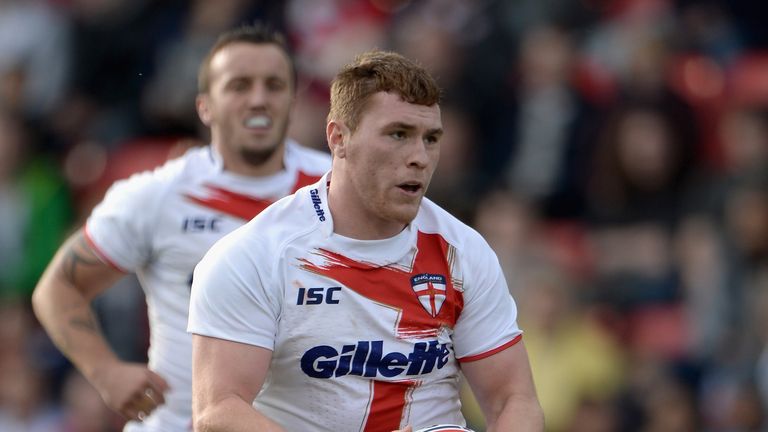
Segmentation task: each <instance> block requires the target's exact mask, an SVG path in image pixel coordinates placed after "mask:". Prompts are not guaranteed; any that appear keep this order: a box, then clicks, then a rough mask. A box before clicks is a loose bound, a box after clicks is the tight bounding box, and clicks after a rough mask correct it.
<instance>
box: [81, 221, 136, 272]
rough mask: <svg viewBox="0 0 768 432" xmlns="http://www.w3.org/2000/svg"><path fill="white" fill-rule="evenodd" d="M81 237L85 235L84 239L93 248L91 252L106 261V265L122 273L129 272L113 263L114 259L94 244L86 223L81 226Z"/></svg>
mask: <svg viewBox="0 0 768 432" xmlns="http://www.w3.org/2000/svg"><path fill="white" fill-rule="evenodd" d="M83 237H85V241H87V242H88V244H89V245H90V246H91V250H93V253H95V254H96V256H98V257H99V259H100V260H102V261H103V262H104V263H106V264H107V265H109V266H110V267H112V268H114V269H115V270H117V271H119V272H122V273H130V272H128V271H126V270H124V269H123V268H122V267H120V266H119V265H117V264H115V262H114V261H112V259H111V258H110V257H109V255H107V254H106V253H105V252H104V251H103V250H102V249H101V248H100V247H99V245H97V244H96V242H95V241H93V237H92V236H91V234H90V233H89V232H88V225H87V224H86V225H85V226H84V227H83Z"/></svg>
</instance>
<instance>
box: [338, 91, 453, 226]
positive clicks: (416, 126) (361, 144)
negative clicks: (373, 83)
mask: <svg viewBox="0 0 768 432" xmlns="http://www.w3.org/2000/svg"><path fill="white" fill-rule="evenodd" d="M442 133H443V126H442V121H441V119H440V107H439V106H438V105H436V104H435V105H432V106H424V105H414V104H411V103H408V102H404V101H403V100H402V99H401V98H400V96H399V95H397V94H394V93H385V92H380V93H377V94H375V95H373V96H372V97H371V99H370V100H369V101H368V104H367V105H366V109H365V111H364V112H363V114H362V117H361V119H360V122H359V124H358V127H357V130H356V131H355V132H354V133H352V134H351V135H350V136H349V139H348V143H347V145H346V150H345V158H347V163H346V164H345V165H346V168H345V169H346V170H347V172H348V173H349V176H348V177H349V181H350V182H352V183H353V185H354V190H355V192H356V193H355V195H356V196H357V199H358V200H359V205H360V206H362V208H363V209H364V210H365V214H367V216H368V217H369V218H370V219H369V220H371V221H376V220H380V221H382V222H383V223H389V224H395V225H400V228H402V226H401V225H402V224H408V223H410V222H411V221H412V220H413V218H415V217H416V213H417V212H418V209H419V204H420V203H421V199H422V197H423V196H424V193H425V192H426V190H427V186H429V182H430V180H431V179H432V173H433V172H434V171H435V167H436V166H437V161H438V159H439V157H440V144H439V142H440V137H441V135H442Z"/></svg>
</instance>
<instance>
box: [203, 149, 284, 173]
mask: <svg viewBox="0 0 768 432" xmlns="http://www.w3.org/2000/svg"><path fill="white" fill-rule="evenodd" d="M214 149H215V150H216V151H217V152H218V153H219V156H220V157H221V161H222V165H223V168H224V170H225V171H228V172H231V173H233V174H237V175H240V176H245V177H267V176H271V175H273V174H277V173H278V172H280V171H282V170H283V169H284V168H285V162H284V156H285V144H282V145H280V146H278V147H277V148H276V149H275V151H274V152H272V154H270V155H269V157H268V158H266V159H265V160H263V161H258V162H254V161H249V160H246V158H244V157H242V156H241V155H240V154H238V153H236V152H232V151H224V150H223V149H222V148H221V147H217V146H215V145H214Z"/></svg>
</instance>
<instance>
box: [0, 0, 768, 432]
mask: <svg viewBox="0 0 768 432" xmlns="http://www.w3.org/2000/svg"><path fill="white" fill-rule="evenodd" d="M257 19H258V20H263V21H267V22H269V23H271V24H272V25H273V26H274V27H275V28H277V29H280V30H282V31H284V32H285V33H286V34H287V35H288V36H289V39H290V42H291V44H292V46H293V48H294V51H295V54H296V61H297V65H298V71H299V77H300V79H299V89H298V95H297V104H296V108H295V110H294V113H293V116H292V125H291V127H290V130H289V135H290V136H292V137H294V138H296V139H297V140H298V141H299V142H301V143H303V144H305V145H307V146H311V147H316V148H325V127H324V125H325V116H326V114H327V109H328V85H329V80H330V78H331V77H332V76H333V74H334V73H335V72H336V70H337V69H338V68H339V67H340V66H341V65H342V64H344V63H346V62H348V61H349V60H351V59H352V58H353V56H354V55H355V54H356V53H358V52H361V51H363V50H366V49H369V48H371V47H379V48H383V49H392V50H395V51H399V52H401V53H402V54H405V55H406V56H409V57H411V58H414V59H417V60H418V61H419V62H421V63H422V64H423V65H424V66H426V67H427V68H428V69H429V70H431V71H432V72H433V73H434V74H435V75H436V76H437V77H438V80H439V82H440V83H441V85H442V87H443V88H444V89H445V99H444V102H443V104H442V108H443V122H444V125H445V129H446V134H445V137H444V139H443V142H442V156H441V160H440V165H439V167H438V170H437V173H436V174H435V177H434V179H433V182H432V184H431V186H430V190H429V193H428V196H430V197H431V198H432V199H433V200H435V201H437V202H438V203H439V204H441V205H443V206H444V207H446V208H447V209H448V210H450V211H451V212H453V213H454V214H455V215H457V216H459V217H460V218H461V219H462V220H464V221H465V222H467V223H469V224H470V225H472V226H473V227H475V228H476V229H477V230H478V231H479V232H480V233H481V234H483V235H484V236H485V237H486V239H488V241H489V243H490V244H491V246H492V247H493V248H494V250H495V251H496V253H497V254H498V257H499V260H500V261H501V263H502V266H503V267H504V270H505V272H506V276H507V280H508V283H509V287H510V291H511V292H512V294H513V295H514V296H515V298H516V300H517V302H518V308H519V320H520V324H521V327H522V328H523V329H524V331H525V338H524V340H525V343H526V346H527V347H528V350H529V353H530V357H531V362H532V367H533V372H534V378H535V381H536V385H537V390H538V393H539V397H540V399H541V403H542V405H543V408H544V411H545V415H546V419H547V430H548V431H549V432H576V431H585V432H610V431H638V432H640V431H642V432H665V431H670V432H671V431H675V432H687V431H728V432H742V431H765V430H768V415H767V413H768V26H766V25H765V21H766V19H768V3H766V2H761V1H749V0H728V1H726V0H722V1H716V0H678V1H673V0H514V1H513V0H411V1H408V0H286V1H256V0H252V1H248V0H189V1H187V0H163V1H153V0H0V430H2V431H34V432H37V431H41V432H42V431H52V432H105V431H115V430H119V428H120V426H121V419H119V418H116V417H115V415H114V414H112V413H110V412H109V411H108V410H107V409H106V408H104V405H103V404H102V403H101V401H100V398H99V395H98V394H97V393H96V392H95V391H94V390H93V389H92V388H91V387H90V386H89V384H88V383H87V382H85V381H84V379H83V378H82V377H81V376H80V375H78V374H77V373H76V372H74V371H73V369H72V367H71V366H70V365H69V364H68V363H67V362H66V360H65V359H64V358H63V357H62V356H61V355H60V354H59V353H58V352H57V351H56V349H55V348H54V347H53V346H52V344H51V342H50V341H49V340H48V338H47V337H46V336H45V334H44V332H42V330H41V329H40V327H39V325H38V324H37V323H36V321H35V319H34V317H33V315H32V314H31V312H30V307H29V299H30V295H31V292H32V290H33V288H34V285H35V283H36V281H37V279H38V278H39V276H40V274H41V272H42V271H43V269H44V268H45V266H46V264H47V263H48V261H49V260H50V258H51V257H52V254H53V253H54V251H55V250H56V248H57V247H58V246H59V245H60V243H61V242H62V240H63V239H64V238H65V237H66V236H67V235H68V234H69V233H70V232H72V230H73V229H75V228H76V227H77V226H79V225H81V224H82V223H83V221H84V220H85V218H86V217H87V215H88V214H89V212H90V210H91V208H92V207H93V205H94V204H95V203H96V202H98V201H99V200H100V198H101V197H102V195H103V193H104V191H105V190H106V188H107V187H108V186H109V185H110V184H111V183H112V182H113V181H114V180H116V179H119V178H123V177H126V176H128V175H130V174H131V173H133V172H135V171H137V170H143V169H148V168H151V167H153V166H156V165H158V164H160V163H162V162H163V161H165V160H166V159H167V158H169V157H174V156H176V155H178V154H180V152H182V151H184V149H186V148H188V147H189V146H193V145H204V144H205V143H206V142H207V139H208V137H207V136H206V132H205V130H204V128H202V126H201V125H200V123H199V121H198V120H197V116H196V113H195V109H194V99H195V95H196V75H197V70H198V65H199V63H200V61H201V60H202V58H203V56H204V55H205V53H206V52H207V50H208V49H209V47H210V46H211V45H212V43H213V41H214V40H215V38H216V36H217V34H218V33H219V32H221V31H223V30H226V29H228V28H231V27H233V26H236V25H238V24H241V23H245V22H252V21H253V20H257ZM144 308H145V306H144V302H143V297H142V294H141V291H140V289H139V288H138V286H137V284H136V282H135V280H133V279H132V278H131V277H127V278H126V279H125V280H124V281H122V282H121V283H120V284H119V286H116V287H115V288H113V289H111V290H109V291H108V292H107V293H106V294H105V295H104V296H103V297H102V298H99V299H98V300H97V302H96V304H95V309H96V311H97V313H98V315H99V316H100V318H101V322H102V326H103V331H104V332H105V334H106V335H107V337H108V339H109V340H110V341H111V342H112V343H113V345H114V346H115V349H116V351H117V352H118V353H119V354H120V355H121V356H122V357H123V358H126V359H132V360H136V361H142V360H143V359H144V356H145V352H146V345H147V343H148V342H147V341H148V337H147V332H148V330H147V326H146V317H145V314H146V312H145V310H144ZM465 410H466V414H467V417H468V419H469V421H470V425H471V426H472V427H474V428H475V429H476V430H478V431H481V430H483V428H484V426H483V424H482V419H481V417H480V416H479V413H478V411H477V406H476V404H475V403H474V401H473V400H472V397H471V394H470V393H469V392H467V396H466V400H465Z"/></svg>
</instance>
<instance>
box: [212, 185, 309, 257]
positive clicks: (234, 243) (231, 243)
mask: <svg viewBox="0 0 768 432" xmlns="http://www.w3.org/2000/svg"><path fill="white" fill-rule="evenodd" d="M311 199H312V198H311V197H310V188H309V187H304V188H301V189H299V190H298V191H297V192H296V193H294V194H292V195H288V196H286V197H284V198H281V199H280V200H278V201H276V202H275V203H273V204H272V205H270V206H269V207H267V208H266V209H265V210H264V211H262V212H261V213H259V215H258V216H256V217H255V218H253V219H251V220H250V221H249V222H248V223H246V224H245V225H243V226H242V227H240V228H238V229H237V230H235V231H234V232H233V233H232V234H230V235H229V236H227V237H226V239H227V243H228V245H226V246H225V248H227V249H235V250H236V252H234V253H238V254H240V253H242V254H245V255H250V256H253V257H258V259H260V260H264V259H268V260H272V259H273V258H279V257H280V255H281V251H282V250H284V249H285V248H286V246H287V245H289V244H290V243H291V242H293V241H294V240H295V239H297V238H300V237H302V236H305V235H308V234H310V233H312V232H314V231H315V230H316V229H317V224H318V223H321V222H322V221H320V220H319V219H318V218H317V215H316V213H315V212H314V210H313V208H312V202H311Z"/></svg>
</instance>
